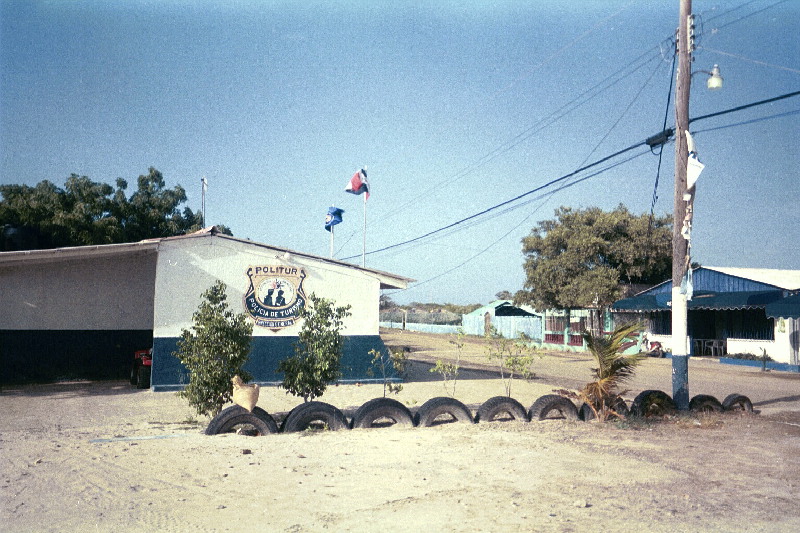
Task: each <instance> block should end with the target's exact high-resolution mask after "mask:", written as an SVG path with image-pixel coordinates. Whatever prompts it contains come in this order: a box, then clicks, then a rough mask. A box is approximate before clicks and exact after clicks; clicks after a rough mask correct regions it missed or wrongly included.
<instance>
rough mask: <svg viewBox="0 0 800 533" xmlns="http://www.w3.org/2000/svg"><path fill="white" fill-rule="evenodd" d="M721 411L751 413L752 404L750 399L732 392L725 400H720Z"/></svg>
mask: <svg viewBox="0 0 800 533" xmlns="http://www.w3.org/2000/svg"><path fill="white" fill-rule="evenodd" d="M722 409H723V410H725V411H742V412H744V413H752V412H753V402H751V401H750V398H748V397H747V396H745V395H743V394H738V393H736V392H734V393H733V394H728V395H727V396H726V397H725V399H724V400H722Z"/></svg>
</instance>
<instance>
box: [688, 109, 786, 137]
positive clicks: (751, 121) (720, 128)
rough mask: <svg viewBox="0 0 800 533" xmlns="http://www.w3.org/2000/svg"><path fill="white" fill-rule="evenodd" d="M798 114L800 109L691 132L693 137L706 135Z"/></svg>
mask: <svg viewBox="0 0 800 533" xmlns="http://www.w3.org/2000/svg"><path fill="white" fill-rule="evenodd" d="M798 113H800V109H795V110H794V111H786V112H785V113H775V114H774V115H767V116H766V117H759V118H754V119H752V120H743V121H742V122H735V123H733V124H725V125H724V126H716V127H714V128H706V129H704V130H695V131H693V132H692V134H693V135H697V134H698V133H706V132H709V131H717V130H726V129H728V128H736V127H739V126H746V125H748V124H755V123H757V122H764V121H765V120H772V119H776V118H781V117H788V116H790V115H796V114H798Z"/></svg>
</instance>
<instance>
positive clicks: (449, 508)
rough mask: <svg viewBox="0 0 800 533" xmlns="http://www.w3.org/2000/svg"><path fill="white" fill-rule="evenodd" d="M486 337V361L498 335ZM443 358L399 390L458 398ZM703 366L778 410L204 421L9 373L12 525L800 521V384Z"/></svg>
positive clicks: (703, 373) (361, 393) (551, 367)
mask: <svg viewBox="0 0 800 533" xmlns="http://www.w3.org/2000/svg"><path fill="white" fill-rule="evenodd" d="M384 338H385V339H386V341H387V342H388V343H389V344H395V345H403V346H409V347H410V348H411V349H412V350H413V351H412V355H414V356H415V357H418V358H420V359H422V358H432V359H435V358H437V357H438V356H444V355H446V353H445V352H446V351H448V350H450V348H452V345H450V344H449V343H448V342H447V339H446V338H444V339H442V338H441V337H437V338H428V339H426V338H424V337H418V336H416V335H414V336H413V337H412V336H407V335H406V334H405V333H396V332H386V333H385V335H384ZM470 350H472V351H473V352H474V353H473V354H472V356H474V357H475V358H476V359H475V361H472V364H477V363H478V361H477V357H478V355H479V352H481V351H482V350H481V348H480V347H479V346H477V345H476V346H472V347H471V348H470ZM467 359H469V358H467ZM468 362H469V361H468ZM428 368H429V366H428V365H426V364H425V363H419V364H417V365H416V366H415V367H414V370H413V371H412V373H411V376H410V379H409V381H408V382H407V383H406V384H405V386H404V389H403V391H402V392H401V393H400V394H399V395H397V396H396V397H397V398H398V399H399V400H400V401H402V402H404V403H406V404H407V405H409V406H411V407H414V406H419V405H420V404H421V403H422V402H424V401H425V400H427V399H429V398H431V397H434V396H440V395H444V393H445V390H444V387H443V385H442V383H441V382H440V381H439V380H437V379H436V376H435V375H434V374H431V373H430V372H428ZM588 368H590V364H589V362H588V360H587V359H586V358H584V357H582V356H568V357H564V356H544V357H542V358H541V359H537V360H536V362H535V370H536V372H537V374H538V379H536V380H534V381H532V382H529V383H526V382H515V383H513V384H512V396H514V397H515V398H517V399H518V400H520V402H522V403H523V404H525V405H530V404H531V403H532V402H533V400H534V399H536V398H537V397H538V396H540V395H542V394H546V393H548V392H550V391H551V390H552V389H553V388H554V387H563V386H567V385H569V384H576V385H577V384H582V383H583V382H585V381H586V380H587V379H588V376H587V375H586V373H587V372H588ZM664 372H666V373H667V376H666V377H665V376H663V375H662V373H664ZM690 372H691V373H690V387H691V390H692V393H693V394H696V393H700V392H704V393H716V394H718V395H722V394H723V393H725V392H727V391H730V390H736V391H737V392H742V393H745V394H748V395H750V396H751V397H752V398H753V399H754V401H755V403H756V409H758V410H760V411H761V414H759V415H751V416H742V415H733V414H726V415H708V416H690V415H682V416H677V417H673V418H670V419H667V420H663V421H638V422H636V421H626V422H617V423H607V424H597V423H584V422H566V421H548V422H538V423H516V422H495V423H490V424H487V423H480V424H474V425H470V424H448V425H443V426H440V427H436V428H408V429H400V428H383V429H372V430H342V431H338V432H302V433H287V434H275V435H270V436H267V437H261V438H252V437H245V436H242V435H223V436H215V437H207V436H204V435H202V434H201V430H202V429H203V427H204V426H205V424H206V423H207V420H193V416H192V413H191V410H190V409H189V407H188V405H187V404H186V403H185V402H184V401H183V400H181V399H179V398H177V397H176V396H175V394H173V393H167V392H163V393H152V392H149V391H138V390H136V389H132V388H130V386H129V385H128V384H127V383H123V382H101V383H88V382H79V383H61V384H53V385H30V386H20V387H14V388H6V389H5V390H3V391H2V392H0V409H2V412H3V417H2V420H0V473H1V476H2V477H0V504H1V508H0V512H1V513H2V514H0V519H1V520H2V530H3V531H11V532H17V531H37V532H38V531H76V532H77V531H81V532H85V531H112V530H113V531H141V530H157V531H173V532H184V531H231V532H242V531H292V532H301V531H379V530H384V529H387V528H391V529H392V530H396V531H420V530H425V531H429V532H439V531H441V532H449V531H464V532H467V531H468V532H474V531H498V532H506V531H559V532H561V531H575V532H577V531H587V530H592V531H609V532H615V531H620V532H622V531H625V532H629V531H648V532H649V531H653V532H661V531H663V532H676V531H678V532H679V531H687V532H689V531H691V532H696V531H718V532H723V531H724V532H739V531H775V532H778V531H781V532H782V531H797V530H800V515H799V514H798V512H797V502H798V500H799V499H800V420H799V419H798V418H797V416H798V414H800V409H798V399H797V394H798V391H800V387H798V385H800V380H798V378H797V376H785V375H779V374H777V373H766V374H760V373H757V372H752V371H749V370H743V369H739V368H730V369H729V368H719V365H717V366H714V364H713V363H710V362H698V364H695V362H694V361H693V362H692V366H691V370H690ZM668 373H669V365H668V364H667V362H664V361H655V360H653V361H647V362H646V364H645V366H644V367H643V368H642V371H641V373H640V375H639V376H638V377H637V380H636V381H635V382H634V387H635V388H636V389H641V388H651V387H656V388H663V389H664V390H667V391H668V390H669V387H668V384H669V381H668V380H669V377H668ZM665 380H666V381H665ZM729 387H730V388H729ZM503 391H504V388H503V384H502V383H501V382H500V380H499V379H497V378H496V377H495V376H494V375H493V374H491V373H489V372H487V371H486V370H484V369H480V368H478V367H476V369H475V370H472V371H465V372H464V373H463V377H462V379H460V380H459V381H458V382H457V387H456V397H458V398H459V399H461V400H462V401H464V402H465V403H467V404H469V405H471V406H476V405H479V404H480V402H482V401H484V400H486V399H488V398H489V397H491V396H494V395H498V394H502V393H503ZM633 393H635V390H632V394H633ZM381 395H382V387H381V386H380V385H375V384H370V385H361V386H358V385H341V386H338V387H337V386H333V387H331V388H330V389H329V390H328V391H327V392H326V393H325V395H324V396H323V397H322V398H321V400H323V401H326V402H328V403H331V404H333V405H336V406H338V407H340V408H342V409H349V410H350V411H352V409H354V408H356V407H358V406H359V405H361V404H363V403H364V402H365V401H367V400H369V399H371V398H374V397H377V396H381ZM298 403H299V402H298V400H297V399H296V398H294V397H291V396H288V395H286V394H285V393H284V391H282V390H280V389H276V388H265V389H263V390H262V394H261V397H260V399H259V406H261V407H262V408H264V409H266V410H267V411H269V412H270V413H276V414H277V413H282V412H286V411H288V410H289V409H291V407H293V406H295V405H297V404H298Z"/></svg>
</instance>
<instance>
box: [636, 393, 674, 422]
mask: <svg viewBox="0 0 800 533" xmlns="http://www.w3.org/2000/svg"><path fill="white" fill-rule="evenodd" d="M674 410H675V402H673V401H672V398H670V396H669V395H668V394H667V393H665V392H663V391H660V390H645V391H642V392H640V393H639V394H638V395H637V396H636V398H634V400H633V403H632V404H631V414H632V415H633V416H639V417H648V416H660V415H665V414H667V413H670V412H672V411H674Z"/></svg>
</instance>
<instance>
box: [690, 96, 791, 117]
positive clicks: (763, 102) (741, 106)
mask: <svg viewBox="0 0 800 533" xmlns="http://www.w3.org/2000/svg"><path fill="white" fill-rule="evenodd" d="M798 95H800V91H794V92H792V93H786V94H782V95H780V96H775V97H774V98H767V99H766V100H760V101H758V102H753V103H752V104H745V105H740V106H738V107H732V108H730V109H726V110H724V111H717V112H716V113H709V114H708V115H700V116H699V117H694V118H690V119H689V124H691V123H692V122H697V121H698V120H705V119H707V118H711V117H718V116H722V115H727V114H728V113H735V112H737V111H742V110H744V109H750V108H751V107H756V106H760V105H764V104H769V103H772V102H777V101H778V100H784V99H786V98H792V97H794V96H798Z"/></svg>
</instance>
